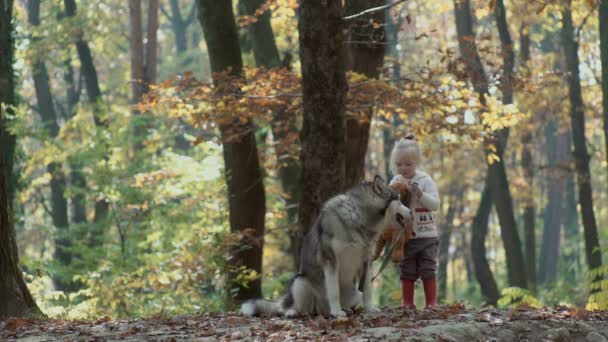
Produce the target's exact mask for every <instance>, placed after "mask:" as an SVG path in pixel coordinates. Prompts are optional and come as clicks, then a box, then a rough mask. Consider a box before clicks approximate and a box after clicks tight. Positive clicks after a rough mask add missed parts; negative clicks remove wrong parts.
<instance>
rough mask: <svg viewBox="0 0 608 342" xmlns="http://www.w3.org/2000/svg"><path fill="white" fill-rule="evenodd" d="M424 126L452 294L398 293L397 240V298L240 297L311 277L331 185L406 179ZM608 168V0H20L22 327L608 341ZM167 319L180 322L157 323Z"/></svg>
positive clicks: (11, 28) (19, 331)
mask: <svg viewBox="0 0 608 342" xmlns="http://www.w3.org/2000/svg"><path fill="white" fill-rule="evenodd" d="M408 135H411V136H413V137H415V138H413V139H415V141H416V143H417V145H418V146H420V151H421V154H422V159H421V160H420V161H419V163H418V164H417V167H418V169H419V170H420V171H424V172H425V173H426V174H428V176H430V177H432V179H433V180H434V182H435V183H436V187H437V191H438V194H439V199H440V202H439V203H440V204H439V208H438V209H437V210H436V211H435V212H434V220H435V222H436V231H437V237H436V240H437V244H438V247H437V250H436V255H437V258H436V262H437V263H436V295H437V298H436V300H437V303H438V306H437V307H434V305H428V303H429V301H428V300H429V299H428V297H425V296H426V294H427V293H426V292H425V291H427V282H426V279H424V280H421V281H415V280H414V281H415V283H414V284H415V290H414V297H413V305H415V307H417V310H413V311H412V310H408V309H407V308H404V307H403V306H402V305H401V306H400V304H403V301H402V300H403V296H404V293H405V292H404V291H405V290H403V286H404V285H403V276H400V267H401V266H399V265H398V264H399V263H398V262H391V261H390V260H389V258H390V256H389V255H388V254H389V253H390V249H388V248H387V249H386V250H385V252H386V253H385V254H383V255H381V256H380V257H379V258H378V259H377V260H376V261H374V262H371V261H370V262H371V264H370V265H371V266H370V267H371V268H370V270H371V271H370V272H373V273H374V274H379V276H377V277H376V278H374V280H373V281H371V290H370V291H371V303H373V304H374V305H375V306H376V307H378V308H380V310H381V313H380V314H378V315H379V316H378V315H376V316H374V315H371V316H370V314H369V313H368V312H367V310H364V309H363V308H361V307H357V308H356V309H355V310H354V312H353V313H349V315H348V319H346V320H334V319H333V318H331V317H325V318H323V317H320V318H315V317H309V318H308V320H303V321H294V320H289V319H286V318H268V317H266V318H264V317H262V318H255V319H253V320H250V319H249V318H246V317H243V316H242V315H241V314H239V313H238V312H239V307H240V305H241V304H242V303H244V302H246V301H248V300H251V299H258V298H266V299H270V300H277V299H278V298H280V296H281V295H282V294H283V293H284V292H285V289H286V288H288V287H289V286H291V285H290V284H291V282H292V278H293V277H294V276H295V275H299V274H300V273H298V272H299V267H300V265H301V264H302V263H303V262H302V260H303V258H305V257H306V256H305V252H306V248H307V247H306V243H304V241H305V240H304V237H305V236H306V234H307V233H309V232H310V231H311V230H312V227H314V226H315V222H316V221H317V217H320V216H321V214H322V213H323V212H324V211H323V208H324V203H325V202H326V201H328V199H330V198H332V197H333V196H335V195H338V194H343V193H345V192H347V191H348V190H349V189H353V188H356V187H357V186H360V185H359V184H362V183H361V182H362V181H372V180H374V178H375V177H376V176H380V177H381V178H382V180H385V181H386V182H387V184H388V181H389V180H391V179H393V177H395V176H397V175H396V174H395V170H394V169H393V168H392V164H391V163H392V154H391V150H392V149H393V146H396V144H397V143H398V142H399V141H400V139H403V138H405V137H406V136H408ZM607 184H608V0H585V1H582V0H559V1H556V0H542V1H532V0H490V1H478V0H452V1H445V0H437V1H423V0H324V1H314V0H235V1H232V0H128V1H124V0H121V1H119V0H104V1H101V0H79V1H77V0H63V1H42V0H0V339H3V338H9V339H19V338H20V337H27V336H28V335H27V333H26V332H25V331H26V330H28V329H29V331H32V329H34V327H37V328H36V329H39V330H38V332H37V333H40V331H42V330H44V329H43V327H44V326H45V324H55V325H57V326H58V324H63V325H62V326H63V328H61V329H68V330H69V329H71V331H72V332H73V331H75V330H74V329H80V330H79V331H80V333H81V334H85V333H86V334H85V336H91V335H87V334H89V333H90V331H92V330H91V329H93V328H92V326H86V327H85V326H81V325H78V324H80V323H78V322H89V323H86V324H94V322H97V324H101V325H103V326H104V327H105V328H104V329H105V330H104V331H105V332H106V333H107V334H106V335H98V336H97V337H100V338H102V339H123V338H124V339H127V338H126V337H127V336H131V335H130V334H134V335H133V336H137V337H134V338H135V340H137V339H146V340H149V339H155V338H160V339H171V338H178V339H179V338H186V337H187V336H194V335H188V333H190V332H191V331H190V330H188V329H194V330H192V331H195V332H197V334H198V335H196V336H199V337H209V338H211V339H216V338H219V339H231V338H232V339H239V338H252V339H256V340H257V339H266V338H270V337H272V336H275V337H278V336H282V337H281V338H282V339H283V338H286V336H287V337H289V338H291V337H293V338H295V339H299V338H301V339H308V338H319V336H325V335H323V334H326V333H327V332H328V331H330V332H332V331H333V332H335V331H340V332H341V333H342V334H344V333H346V332H348V334H347V335H336V336H341V338H344V339H350V338H358V337H359V338H362V337H363V336H367V337H366V338H371V339H384V338H389V337H392V338H396V337H397V335H395V332H392V333H391V332H387V331H381V332H378V331H379V330H378V331H377V330H374V331H373V332H370V330H366V329H372V328H374V327H375V329H380V328H379V327H389V328H395V327H397V326H398V329H399V333H400V334H402V335H399V336H401V337H403V336H404V335H403V334H409V333H408V331H409V330H408V329H422V328H421V326H420V325H419V324H421V323H419V321H420V320H424V321H425V322H427V323H425V324H423V325H422V326H424V327H428V326H431V325H433V324H435V323H437V322H441V321H444V323H445V322H452V323H449V324H457V323H455V320H456V318H455V317H457V316H458V317H468V318H462V320H470V321H472V322H473V323H471V324H472V325H471V327H473V328H474V329H477V330H475V332H474V333H470V335H466V334H465V335H450V336H452V337H451V338H454V339H456V340H460V338H463V339H464V338H471V337H475V338H478V337H479V336H486V335H484V333H488V331H489V330H487V331H485V332H484V328H483V327H484V326H483V325H480V324H487V325H488V326H491V327H492V329H494V330H492V334H494V335H492V336H493V337H495V338H497V339H498V340H516V339H517V336H519V337H521V336H525V333H524V332H522V331H525V329H526V328H524V327H521V326H519V325H517V324H516V323H517V320H518V319H519V320H520V322H521V321H522V320H544V321H547V322H549V321H551V320H554V321H555V322H554V323H555V324H554V325H550V324H549V323H546V324H549V328H551V329H554V330H550V329H549V328H547V327H545V328H538V329H537V328H536V327H535V328H532V329H533V330H534V331H535V333H536V331H537V330H538V333H539V334H541V333H543V334H549V335H550V336H549V335H538V336H537V335H534V336H535V337H538V339H542V338H544V339H548V340H555V341H557V340H560V338H566V339H564V340H569V339H568V338H572V339H573V340H578V338H579V337H580V336H583V337H581V338H582V339H581V340H587V341H590V340H594V341H596V340H597V341H605V340H608V324H599V323H598V322H601V321H605V320H606V319H608V312H607V311H606V310H608V265H607V264H606V261H607V259H606V254H608V253H607V252H608V251H607V246H608V229H602V228H603V227H605V226H606V225H607V224H608V206H606V204H607V203H608V185H607ZM421 195H422V192H421ZM422 196H424V195H422ZM373 242H374V241H371V242H369V243H373ZM410 242H411V241H410ZM410 242H408V245H409V244H410ZM405 250H406V251H407V250H408V249H407V248H406V249H405ZM366 265H367V264H366ZM423 283H424V290H423ZM433 283H434V282H433ZM425 303H426V304H427V305H426V306H427V307H428V308H425ZM459 315H460V316H459ZM401 317H406V318H407V317H409V318H408V319H411V320H412V321H403V322H401V321H399V320H401V319H402V318H401ZM521 317H524V318H521ZM151 319H152V320H164V321H163V322H164V323H163V324H165V327H166V329H165V330H166V331H165V330H163V331H164V333H163V334H164V335H162V334H161V333H160V332H159V333H158V334H159V335H158V336H162V337H158V336H156V337H154V336H153V335H145V336H143V335H137V334H138V333H141V331H143V330H146V329H153V330H154V326H155V324H156V323H154V322H156V321H150V320H151ZM133 320H136V321H133ZM569 320H576V322H578V321H579V320H580V321H581V322H582V321H584V322H586V323H585V324H588V326H589V329H587V330H585V331H584V334H583V335H580V336H579V335H576V334H578V333H581V331H582V330H580V329H581V328H580V327H578V326H577V328H572V327H570V328H568V329H570V334H572V335H568V336H566V337H564V336H565V335H563V334H567V333H568V332H567V331H566V332H564V331H563V330H560V329H565V328H564V327H565V326H568V327H569V325H568V324H575V323H576V322H574V323H573V322H572V321H569ZM414 321H415V322H416V323H412V322H414ZM128 322H131V323H128ZM133 322H138V323H137V324H141V327H133V326H132V325H129V324H135V323H133ZM167 322H169V323H167ZM210 322H211V323H210ZM252 322H255V323H252ZM269 322H270V323H269ZM296 322H299V323H297V324H300V325H298V327H297V328H296V327H295V326H293V327H292V326H291V324H296ZM429 322H435V323H429ZM480 322H481V323H480ZM505 322H508V323H509V324H510V325H509V327H510V329H511V330H510V331H509V332H505V330H504V329H503V330H500V329H501V327H505V326H506V325H505V324H507V323H505ZM83 324H84V323H83ZM111 324H116V325H117V326H119V325H121V324H125V325H129V328H128V329H127V330H125V332H124V335H111V334H109V333H108V331H110V330H112V329H110V328H108V326H109V325H111ZM201 324H202V325H201ZM205 324H208V325H205ZM251 324H253V325H251ZM446 324H448V323H445V324H444V325H442V326H443V327H445V326H447V325H446ZM475 324H477V325H475ZM552 324H553V323H552ZM581 324H582V323H581ZM597 324H599V325H597ZM287 325H289V326H290V327H291V328H290V329H291V330H290V329H287V328H285V327H287ZM507 325H508V324H507ZM176 326H183V327H184V328H183V329H184V333H183V334H182V335H167V334H168V332H171V331H173V332H175V331H176V329H173V328H174V327H176ZM242 326H247V329H248V330H246V331H245V330H239V329H237V328H238V327H242ZM142 327H143V328H142ZM222 327H223V328H222ZM370 327H371V328H370ZM473 328H471V329H473ZM592 328H593V329H592ZM40 329H42V330H40ZM58 329H59V328H58ZM108 329H109V330H108ZM125 329H126V328H125ZM214 329H215V330H214ZM218 329H219V330H218ZM221 329H224V330H222V331H223V332H218V331H220V330H221ZM264 329H267V331H270V332H263V331H266V330H264ZM268 329H269V330H268ZM298 329H299V330H298ZM442 329H443V328H442ZM445 329H446V330H445V331H444V330H442V331H441V332H437V331H429V332H427V333H428V336H435V335H436V334H443V333H445V334H448V335H449V334H450V329H452V328H449V327H448V328H445ZM462 329H464V328H462ZM462 329H460V328H453V330H454V331H456V330H459V331H460V330H462ZM496 329H498V330H496ZM518 329H519V330H518ZM543 329H545V330H543ZM546 329H549V330H546ZM577 329H578V330H577ZM34 330H35V329H34ZM93 330H94V329H93ZM286 330H290V331H292V332H291V334H294V335H272V333H275V334H286V332H285V331H286ZM422 330H423V329H422ZM499 330H500V331H499ZM2 331H5V332H4V333H3V332H2ZM66 331H67V330H66ZM158 331H160V330H158ZM201 331H203V333H201ZM311 331H312V332H313V333H312V335H306V334H307V333H310V332H311ZM349 331H350V332H349ZM357 331H359V332H360V334H359V335H357V334H358V333H357ZM420 331H421V330H420ZM463 331H464V330H463ZM546 331H550V333H547V332H546ZM575 331H576V333H575ZM97 333H99V331H97ZM317 333H318V334H320V335H315V334H317ZM363 333H365V334H368V335H361V334H363ZM184 334H185V335H184ZM230 334H232V335H230ZM234 334H236V336H235V335H234ZM264 334H266V335H264ZM302 334H303V335H302ZM369 334H371V335H369ZM374 334H375V335H374ZM378 334H380V335H378ZM391 334H392V335H391ZM425 334H426V333H425ZM433 334H435V335H433ZM512 334H514V335H512ZM521 334H524V335H521ZM551 334H553V335H551ZM560 334H561V335H560ZM593 334H594V335H593ZM591 335H593V336H592V337H590V336H591ZM54 336H55V338H58V339H70V340H73V339H79V338H80V337H77V336H82V335H69V334H67V333H66V332H64V333H63V335H54ZM327 336H329V337H331V336H332V335H331V333H330V335H327ZM421 336H422V335H421ZM425 336H426V335H425ZM428 336H427V337H428ZM446 336H447V335H446ZM531 336H532V335H531ZM547 336H549V337H547ZM560 336H561V337H560ZM429 338H430V337H429ZM511 338H512V339H511ZM85 339H86V338H85ZM429 340H434V339H429Z"/></svg>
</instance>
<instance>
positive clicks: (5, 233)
mask: <svg viewBox="0 0 608 342" xmlns="http://www.w3.org/2000/svg"><path fill="white" fill-rule="evenodd" d="M12 22H13V1H12V0H0V119H1V121H0V317H8V316H29V315H32V314H38V313H40V310H39V309H38V306H37V305H36V302H35V301H34V299H33V298H32V295H31V294H30V291H29V289H28V288H27V285H26V284H25V281H24V280H23V275H22V272H21V268H20V267H19V253H18V251H17V243H16V241H15V228H14V226H13V218H12V213H11V212H12V210H11V204H10V202H9V201H10V198H11V197H10V196H9V181H8V177H7V176H8V175H10V174H11V171H10V170H11V169H12V158H13V151H14V146H15V138H14V136H12V135H10V134H9V133H8V131H7V130H6V126H5V124H4V119H3V118H4V111H5V110H10V109H9V106H10V105H13V104H14V100H15V95H14V94H15V93H14V87H15V83H14V76H13V39H12V34H13V25H12ZM9 158H10V159H9ZM9 165H10V166H9ZM9 167H10V168H9Z"/></svg>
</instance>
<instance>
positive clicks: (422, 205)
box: [390, 135, 439, 308]
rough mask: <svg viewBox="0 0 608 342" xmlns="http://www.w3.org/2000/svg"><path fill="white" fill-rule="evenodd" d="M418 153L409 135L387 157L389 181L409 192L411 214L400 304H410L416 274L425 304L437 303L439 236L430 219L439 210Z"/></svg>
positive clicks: (401, 264)
mask: <svg viewBox="0 0 608 342" xmlns="http://www.w3.org/2000/svg"><path fill="white" fill-rule="evenodd" d="M421 159H422V155H421V153H420V147H419V146H418V142H417V141H416V140H415V138H414V136H413V135H409V136H407V137H406V138H405V139H400V140H398V141H397V142H396V143H395V146H394V147H393V150H392V151H391V157H390V168H391V171H392V173H393V174H394V175H395V176H394V177H393V179H391V182H390V184H391V185H393V184H395V183H402V184H405V186H406V187H407V189H408V190H409V191H410V192H411V193H412V194H413V195H412V196H411V200H410V205H409V208H411V210H412V215H413V216H414V217H413V219H414V231H415V232H416V236H415V238H413V239H410V240H409V241H408V242H407V243H406V246H405V252H404V256H403V259H401V261H400V262H399V276H400V278H401V293H402V302H401V306H402V307H406V308H416V306H415V305H414V284H415V283H416V279H418V278H419V277H420V278H421V279H422V283H423V285H424V296H425V298H426V306H427V307H433V306H436V305H437V281H436V271H437V252H438V247H439V238H438V234H437V227H436V226H435V222H434V220H433V214H432V212H433V211H436V210H438V209H439V192H438V191H437V185H435V182H434V181H433V179H432V178H431V177H430V176H429V175H428V174H427V173H425V172H424V171H422V170H421V169H420V168H419V167H420V162H421Z"/></svg>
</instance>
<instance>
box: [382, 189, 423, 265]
mask: <svg viewBox="0 0 608 342" xmlns="http://www.w3.org/2000/svg"><path fill="white" fill-rule="evenodd" d="M390 187H391V188H393V189H395V190H397V191H398V192H399V198H400V200H401V204H403V205H404V206H406V207H407V208H408V209H410V210H411V208H410V201H411V199H412V194H411V193H410V192H409V190H407V187H406V186H405V184H403V183H394V184H392V185H391V186H390ZM401 230H404V231H403V233H402V234H401V237H399V232H400V231H401ZM415 237H416V232H415V231H414V224H413V222H412V221H411V220H410V221H408V222H407V224H406V225H405V227H400V226H398V225H394V224H392V225H390V226H388V227H386V228H385V229H384V230H383V231H382V233H380V236H379V237H378V239H377V240H376V250H375V252H374V260H376V259H377V258H379V257H380V255H381V254H382V250H383V249H384V247H385V245H386V244H387V243H389V242H390V243H392V244H393V246H394V247H393V251H392V253H391V261H392V262H394V263H398V262H399V261H401V259H403V255H404V253H405V244H406V243H407V242H408V241H409V240H410V239H413V238H415Z"/></svg>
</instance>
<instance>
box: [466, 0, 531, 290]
mask: <svg viewBox="0 0 608 342" xmlns="http://www.w3.org/2000/svg"><path fill="white" fill-rule="evenodd" d="M497 7H498V4H497ZM454 9H455V15H456V31H457V34H458V45H459V49H460V54H461V56H462V58H463V60H464V63H465V66H466V69H467V73H468V75H469V78H470V79H471V82H472V83H473V86H474V88H475V90H476V92H477V93H478V94H479V100H480V104H481V106H482V107H485V106H486V105H487V103H486V102H487V101H486V97H487V96H488V94H489V92H488V81H487V78H486V75H485V71H484V68H483V65H482V63H481V58H480V56H479V54H478V52H477V46H476V44H475V34H474V33H473V15H472V12H471V6H470V1H469V0H465V1H462V2H460V1H455V2H454ZM504 20H505V21H506V19H504ZM501 31H503V30H502V29H501V30H499V33H500V32H501ZM503 34H504V32H503ZM503 39H505V38H501V45H503V46H504V45H505V41H503ZM509 39H510V37H509ZM507 44H508V43H507ZM507 46H509V45H507ZM508 49H511V52H510V53H509V52H508V50H507V51H506V53H503V65H504V67H505V70H507V73H506V75H507V77H506V78H505V77H504V76H503V80H502V82H503V84H502V86H503V101H504V100H507V101H512V93H511V94H509V90H508V91H507V94H506V95H507V97H506V98H505V91H504V88H505V85H506V86H507V87H511V85H510V80H509V79H510V77H511V76H510V74H511V73H512V65H513V64H512V63H513V61H512V47H510V48H508ZM509 70H510V71H509ZM505 80H506V83H505ZM507 89H508V88H507ZM509 97H511V98H509ZM508 136H509V130H508V129H506V128H505V129H501V130H499V131H498V132H496V133H494V134H492V135H491V136H490V137H489V138H488V140H487V141H486V142H485V143H486V146H489V145H494V146H495V148H496V154H497V155H498V157H499V158H500V160H498V161H495V162H493V163H491V164H489V165H488V170H487V177H486V182H487V183H486V184H485V187H488V195H489V196H488V197H487V198H486V199H487V200H488V201H491V203H493V204H494V206H495V208H496V212H497V214H498V220H499V222H500V232H501V236H502V240H503V245H504V249H505V254H506V259H507V275H508V279H509V284H510V285H511V286H518V287H521V288H526V287H527V286H528V284H527V280H526V271H525V270H526V268H525V263H524V256H523V252H522V245H521V240H520V239H519V235H518V233H517V225H516V222H515V215H514V212H513V201H512V198H511V192H510V190H509V181H508V179H507V172H506V170H505V164H504V161H503V155H504V151H505V148H506V144H507V138H508ZM489 153H491V149H489V148H488V147H486V154H489ZM485 192H486V190H485V189H484V193H485ZM482 199H483V196H482ZM485 206H486V204H485V203H481V204H480V208H482V207H485ZM482 214H488V215H489V214H490V211H486V210H478V211H477V214H476V215H482ZM473 222H478V223H484V222H488V219H486V218H482V217H479V218H478V219H476V220H474V221H473ZM485 229H486V230H487V228H485ZM473 230H474V231H477V230H479V232H480V233H481V230H483V229H481V228H480V227H475V226H474V227H473ZM474 234H475V233H474ZM472 247H473V246H472ZM474 252H475V253H477V251H474ZM480 266H481V265H480ZM486 273H487V272H486Z"/></svg>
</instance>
